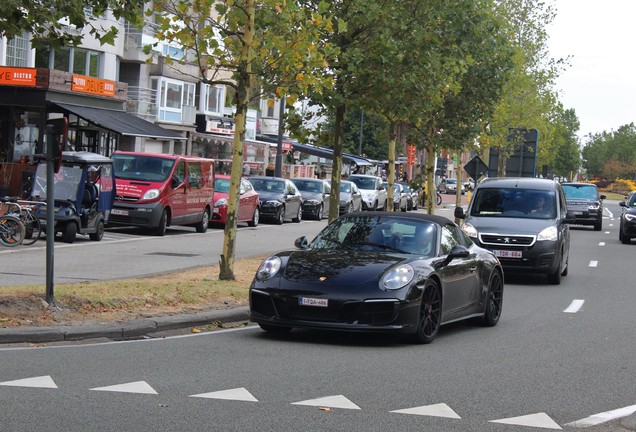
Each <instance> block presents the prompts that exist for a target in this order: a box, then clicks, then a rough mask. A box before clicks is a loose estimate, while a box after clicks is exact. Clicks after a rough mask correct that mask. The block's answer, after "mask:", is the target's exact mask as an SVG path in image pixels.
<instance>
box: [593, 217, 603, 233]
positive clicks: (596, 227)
mask: <svg viewBox="0 0 636 432" xmlns="http://www.w3.org/2000/svg"><path fill="white" fill-rule="evenodd" d="M602 229H603V221H602V220H600V221H598V222H596V223H595V224H594V231H600V230H602Z"/></svg>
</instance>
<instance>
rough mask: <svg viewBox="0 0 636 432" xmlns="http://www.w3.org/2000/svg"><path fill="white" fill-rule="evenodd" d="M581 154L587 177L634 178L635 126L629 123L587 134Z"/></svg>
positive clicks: (635, 167)
mask: <svg viewBox="0 0 636 432" xmlns="http://www.w3.org/2000/svg"><path fill="white" fill-rule="evenodd" d="M582 155H583V168H585V170H586V171H587V174H588V176H589V177H595V178H604V179H607V180H615V179H618V178H622V179H632V180H636V126H634V123H630V124H626V125H623V126H621V127H619V128H618V129H617V130H616V131H611V132H606V131H603V132H601V133H597V134H593V135H590V136H588V141H587V142H586V143H585V146H584V147H583V151H582Z"/></svg>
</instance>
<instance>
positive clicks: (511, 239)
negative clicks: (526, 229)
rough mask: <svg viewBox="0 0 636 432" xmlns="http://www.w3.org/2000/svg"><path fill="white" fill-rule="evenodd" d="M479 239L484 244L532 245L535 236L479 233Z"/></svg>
mask: <svg viewBox="0 0 636 432" xmlns="http://www.w3.org/2000/svg"><path fill="white" fill-rule="evenodd" d="M479 241H480V242H481V243H482V244H484V245H493V246H519V247H527V246H532V245H533V244H534V243H535V241H536V236H533V235H520V234H496V233H480V234H479Z"/></svg>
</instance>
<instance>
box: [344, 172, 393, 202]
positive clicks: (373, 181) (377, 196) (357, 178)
mask: <svg viewBox="0 0 636 432" xmlns="http://www.w3.org/2000/svg"><path fill="white" fill-rule="evenodd" d="M348 180H349V181H351V182H353V183H355V184H356V186H358V189H360V192H362V209H363V210H380V209H382V210H386V205H387V202H386V200H387V192H386V188H385V187H384V184H382V178H381V177H378V176H373V175H366V174H353V175H350V176H349V178H348Z"/></svg>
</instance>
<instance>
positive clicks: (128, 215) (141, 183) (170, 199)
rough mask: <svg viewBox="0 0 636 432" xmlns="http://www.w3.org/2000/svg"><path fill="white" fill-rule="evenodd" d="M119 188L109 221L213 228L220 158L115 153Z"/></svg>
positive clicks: (158, 230)
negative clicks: (216, 160)
mask: <svg viewBox="0 0 636 432" xmlns="http://www.w3.org/2000/svg"><path fill="white" fill-rule="evenodd" d="M112 159H113V166H114V172H115V178H116V183H115V184H116V188H117V192H116V194H115V203H114V205H113V209H112V211H111V212H110V218H109V220H108V224H109V225H111V226H112V225H121V226H124V225H125V226H138V227H143V228H147V229H149V230H151V231H152V232H154V234H155V235H158V236H163V235H164V234H165V232H166V227H168V226H172V225H191V226H194V227H195V228H196V230H197V232H200V233H203V232H205V231H207V229H208V223H209V221H210V217H211V215H212V208H213V206H214V159H206V158H200V157H194V156H185V155H167V154H155V153H143V152H123V151H116V152H115V153H113V156H112Z"/></svg>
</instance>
